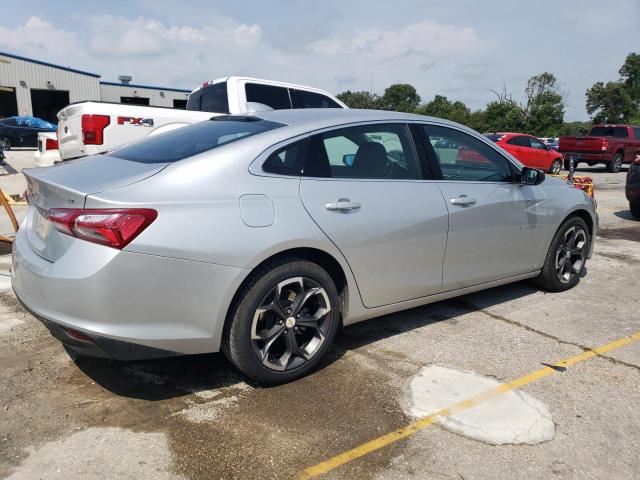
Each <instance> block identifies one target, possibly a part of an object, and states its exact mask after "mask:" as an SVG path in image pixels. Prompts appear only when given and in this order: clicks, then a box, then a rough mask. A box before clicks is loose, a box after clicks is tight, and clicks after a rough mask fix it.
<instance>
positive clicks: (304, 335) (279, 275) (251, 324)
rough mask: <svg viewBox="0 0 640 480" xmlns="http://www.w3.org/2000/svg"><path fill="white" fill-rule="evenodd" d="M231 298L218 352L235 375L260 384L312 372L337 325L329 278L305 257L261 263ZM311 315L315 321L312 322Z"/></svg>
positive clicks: (336, 307)
mask: <svg viewBox="0 0 640 480" xmlns="http://www.w3.org/2000/svg"><path fill="white" fill-rule="evenodd" d="M278 292H279V294H278ZM314 292H315V293H314ZM298 295H300V297H298ZM236 298H237V300H236V301H235V302H234V305H232V308H231V309H230V312H229V317H228V321H227V325H226V328H225V333H224V334H223V339H222V351H223V352H224V354H225V355H226V356H227V358H228V359H229V360H230V361H231V363H233V365H235V366H236V367H237V368H238V369H239V370H240V371H242V372H243V373H244V374H245V375H247V376H248V377H249V378H251V379H253V380H255V381H257V382H258V383H261V384H264V385H277V384H281V383H286V382H290V381H292V380H295V379H297V378H300V377H303V376H305V375H306V374H308V373H309V372H311V371H312V370H313V369H314V368H315V367H316V365H317V364H318V362H319V361H320V359H321V358H322V357H323V356H324V354H325V353H326V352H327V350H328V349H329V347H330V345H331V342H332V341H333V338H334V336H335V334H336V331H337V330H338V325H339V323H340V300H339V297H338V292H337V290H336V286H335V284H334V282H333V280H332V279H331V277H330V276H329V274H328V273H327V272H326V271H325V270H324V269H322V268H321V267H320V266H318V265H316V264H315V263H312V262H309V261H307V260H304V259H299V258H289V259H284V260H279V261H277V262H272V263H269V264H267V265H265V266H264V267H262V268H260V269H259V270H258V271H256V272H255V273H254V274H252V276H251V277H250V278H249V279H248V281H247V282H245V285H244V286H243V287H242V289H241V291H240V292H239V294H238V295H237V296H236ZM276 298H277V300H278V301H275V300H276ZM298 298H300V300H301V301H302V305H300V306H298V304H297V301H298ZM327 308H328V310H329V311H328V312H326V313H323V312H324V310H323V309H325V310H326V309H327ZM297 311H298V312H299V314H297ZM315 317H319V320H318V321H315V323H314V320H313V319H314V318H315ZM303 321H304V322H305V323H304V326H303V324H302V322H303ZM313 325H315V326H313Z"/></svg>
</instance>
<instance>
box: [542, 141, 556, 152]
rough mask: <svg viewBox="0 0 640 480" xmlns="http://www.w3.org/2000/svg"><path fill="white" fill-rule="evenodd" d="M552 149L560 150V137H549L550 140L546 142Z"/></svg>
mask: <svg viewBox="0 0 640 480" xmlns="http://www.w3.org/2000/svg"><path fill="white" fill-rule="evenodd" d="M544 143H545V144H546V145H548V146H549V147H550V148H551V149H553V150H555V151H556V152H557V151H558V139H557V138H549V139H548V141H546V142H544Z"/></svg>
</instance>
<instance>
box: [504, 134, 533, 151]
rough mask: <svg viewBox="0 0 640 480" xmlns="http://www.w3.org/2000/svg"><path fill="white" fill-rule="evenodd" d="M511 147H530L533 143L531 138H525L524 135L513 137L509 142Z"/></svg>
mask: <svg viewBox="0 0 640 480" xmlns="http://www.w3.org/2000/svg"><path fill="white" fill-rule="evenodd" d="M507 143H508V144H509V145H516V146H518V147H527V148H528V147H530V146H531V143H530V142H529V137H525V136H523V135H518V136H517V137H512V138H510V139H509V140H507Z"/></svg>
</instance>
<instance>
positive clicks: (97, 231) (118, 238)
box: [47, 208, 158, 250]
mask: <svg viewBox="0 0 640 480" xmlns="http://www.w3.org/2000/svg"><path fill="white" fill-rule="evenodd" d="M47 216H48V219H49V221H50V222H51V223H53V225H54V226H55V228H56V229H57V230H58V231H59V232H61V233H64V234H65V235H71V236H72V237H76V238H79V239H81V240H86V241H88V242H93V243H99V244H100V245H106V246H107V247H113V248H117V249H119V250H122V249H123V248H124V247H126V246H127V245H128V244H129V243H130V242H131V241H132V240H133V239H134V238H136V237H137V236H138V235H140V233H142V231H143V230H144V229H145V228H147V227H148V226H149V225H151V223H152V222H153V221H154V220H155V219H156V218H157V217H158V212H156V211H155V210H152V209H150V208H134V209H121V208H116V209H79V208H52V209H51V210H49V212H48V215H47Z"/></svg>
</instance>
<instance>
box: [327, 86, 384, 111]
mask: <svg viewBox="0 0 640 480" xmlns="http://www.w3.org/2000/svg"><path fill="white" fill-rule="evenodd" d="M336 97H337V98H338V100H340V101H342V102H344V103H346V104H347V106H348V107H349V108H364V109H369V110H375V109H377V108H379V105H378V104H379V102H380V97H378V95H376V94H375V93H369V92H352V91H351V90H347V91H346V92H342V93H339V94H338V95H336Z"/></svg>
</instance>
